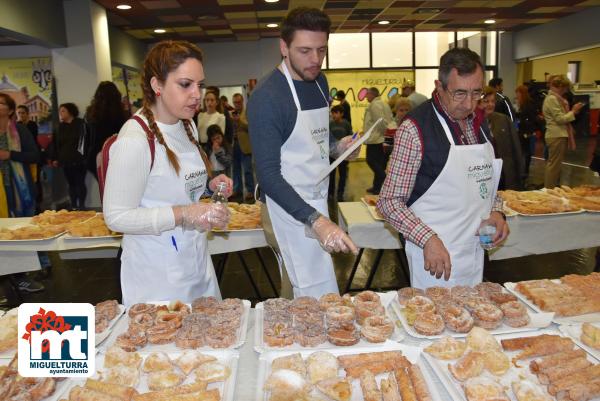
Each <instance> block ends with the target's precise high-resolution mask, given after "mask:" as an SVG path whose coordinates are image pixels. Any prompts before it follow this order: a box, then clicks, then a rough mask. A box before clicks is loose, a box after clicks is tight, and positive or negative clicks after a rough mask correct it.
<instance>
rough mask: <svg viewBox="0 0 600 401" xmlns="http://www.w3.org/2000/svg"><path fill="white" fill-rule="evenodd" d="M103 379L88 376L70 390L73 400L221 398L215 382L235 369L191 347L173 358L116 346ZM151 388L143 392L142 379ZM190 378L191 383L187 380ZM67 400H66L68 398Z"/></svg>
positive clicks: (110, 352) (108, 355)
mask: <svg viewBox="0 0 600 401" xmlns="http://www.w3.org/2000/svg"><path fill="white" fill-rule="evenodd" d="M98 373H99V376H100V377H99V380H96V379H88V380H87V381H86V382H85V384H84V385H80V386H75V387H73V388H72V389H71V390H70V392H69V398H68V400H69V401H81V400H94V401H117V400H118V401H167V400H168V401H179V400H181V401H184V400H196V401H219V400H221V394H220V392H219V390H218V388H212V389H210V390H209V389H208V388H207V386H208V385H209V384H211V383H218V382H225V381H226V380H227V378H228V377H229V376H230V374H231V370H230V368H229V367H228V366H226V365H225V364H223V363H221V362H219V361H218V360H217V358H215V357H214V356H211V355H205V354H201V353H200V352H197V351H187V352H185V353H183V354H181V355H179V356H178V357H177V358H176V359H174V360H172V359H171V358H170V357H169V356H168V355H167V354H165V353H163V352H155V353H151V354H149V355H147V356H146V357H145V358H144V357H142V356H141V355H140V354H138V353H137V352H127V351H124V350H123V349H121V348H119V347H117V346H113V347H111V348H109V349H108V350H107V352H106V354H105V356H104V366H103V367H102V368H100V369H98ZM142 382H144V383H145V384H146V386H145V387H147V388H148V390H150V391H148V392H145V393H140V392H139V391H138V390H140V389H141V388H142V387H144V386H142V385H141V383H142ZM184 382H187V384H184ZM65 401H66V400H65Z"/></svg>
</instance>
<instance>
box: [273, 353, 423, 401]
mask: <svg viewBox="0 0 600 401" xmlns="http://www.w3.org/2000/svg"><path fill="white" fill-rule="evenodd" d="M270 370H271V373H270V375H269V377H268V378H267V380H266V382H265V385H264V390H265V391H267V392H268V400H269V401H286V400H309V399H322V397H327V398H326V399H330V400H336V401H348V400H350V399H356V397H355V395H354V394H353V393H352V392H353V389H352V382H353V381H354V380H358V381H359V382H360V389H361V391H362V396H363V399H364V400H367V401H369V400H386V401H400V400H415V401H426V400H431V396H430V393H429V389H428V388H427V384H426V382H425V379H424V377H423V374H422V373H421V370H420V369H419V367H418V366H417V365H413V364H411V363H410V361H409V360H408V359H406V358H405V357H404V356H403V355H402V353H401V352H400V351H384V352H369V353H361V354H351V355H340V356H337V357H336V356H335V355H333V354H331V353H329V352H326V351H318V352H313V353H312V354H310V355H309V356H308V358H306V360H304V359H303V358H302V356H301V355H300V354H299V353H296V354H291V355H288V356H282V357H279V358H275V359H273V361H272V363H271V369H270ZM340 371H343V372H344V373H345V376H341V375H340ZM377 375H381V376H380V377H381V378H380V380H379V385H378V384H377V380H376V377H375V376H377ZM312 397H314V398H312Z"/></svg>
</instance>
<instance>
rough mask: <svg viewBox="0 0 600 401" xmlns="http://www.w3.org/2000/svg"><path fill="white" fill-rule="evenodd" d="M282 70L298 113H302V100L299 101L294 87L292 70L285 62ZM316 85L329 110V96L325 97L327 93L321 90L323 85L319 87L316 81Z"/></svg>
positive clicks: (282, 63)
mask: <svg viewBox="0 0 600 401" xmlns="http://www.w3.org/2000/svg"><path fill="white" fill-rule="evenodd" d="M280 65H281V70H282V71H283V75H284V76H285V79H286V81H287V83H288V85H289V87H290V90H291V91H292V96H293V97H294V103H296V108H297V109H298V111H301V110H302V108H301V107H300V100H299V99H298V93H297V92H296V87H295V86H294V81H293V79H292V75H291V74H290V70H289V69H288V67H287V64H286V63H285V60H284V61H282V62H281V64H280ZM315 84H317V88H319V92H321V95H322V96H323V99H324V100H325V105H326V107H327V108H329V101H328V100H327V96H325V92H323V89H322V88H321V85H319V82H318V81H317V80H316V79H315Z"/></svg>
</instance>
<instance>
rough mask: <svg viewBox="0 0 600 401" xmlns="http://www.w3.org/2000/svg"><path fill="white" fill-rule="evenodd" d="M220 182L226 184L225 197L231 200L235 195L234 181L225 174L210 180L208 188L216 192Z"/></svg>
mask: <svg viewBox="0 0 600 401" xmlns="http://www.w3.org/2000/svg"><path fill="white" fill-rule="evenodd" d="M220 182H224V183H225V184H226V186H225V193H224V194H223V195H225V197H226V198H229V197H230V196H231V194H232V193H233V181H232V180H231V178H229V177H227V176H226V175H225V174H219V175H218V176H216V177H215V178H213V179H212V180H210V182H209V183H208V188H209V189H210V190H211V191H213V192H215V189H217V186H218V185H219V183H220Z"/></svg>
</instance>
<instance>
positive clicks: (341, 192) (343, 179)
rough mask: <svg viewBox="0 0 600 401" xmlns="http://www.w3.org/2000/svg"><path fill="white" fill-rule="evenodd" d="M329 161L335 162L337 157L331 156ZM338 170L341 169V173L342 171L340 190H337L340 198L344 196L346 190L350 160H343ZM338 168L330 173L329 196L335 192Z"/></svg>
mask: <svg viewBox="0 0 600 401" xmlns="http://www.w3.org/2000/svg"><path fill="white" fill-rule="evenodd" d="M329 161H330V162H331V163H333V162H334V161H335V159H332V158H331V157H330V158H329ZM336 170H337V171H339V173H340V181H339V183H338V190H337V194H338V198H339V197H343V195H344V190H345V189H346V179H347V178H348V161H347V160H344V161H342V162H341V163H340V164H339V165H338V166H337V168H336ZM336 170H333V171H332V172H331V173H329V196H333V194H334V193H335V171H336Z"/></svg>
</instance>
